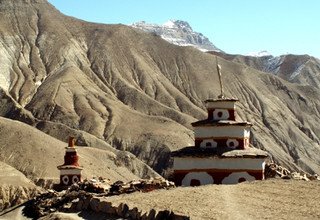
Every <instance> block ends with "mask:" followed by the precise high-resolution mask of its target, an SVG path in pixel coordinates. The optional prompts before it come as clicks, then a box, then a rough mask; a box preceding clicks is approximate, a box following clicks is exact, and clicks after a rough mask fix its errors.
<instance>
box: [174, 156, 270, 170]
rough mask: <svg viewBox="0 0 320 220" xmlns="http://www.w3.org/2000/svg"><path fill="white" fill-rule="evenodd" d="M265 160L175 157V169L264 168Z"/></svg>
mask: <svg viewBox="0 0 320 220" xmlns="http://www.w3.org/2000/svg"><path fill="white" fill-rule="evenodd" d="M264 166H265V162H264V159H263V158H213V157H212V158H197V157H175V158H174V161H173V169H174V170H191V169H233V170H243V169H246V170H262V169H264Z"/></svg>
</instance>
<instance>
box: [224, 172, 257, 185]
mask: <svg viewBox="0 0 320 220" xmlns="http://www.w3.org/2000/svg"><path fill="white" fill-rule="evenodd" d="M240 178H244V179H245V180H246V181H253V180H255V179H256V178H255V177H254V176H251V175H250V174H248V173H247V172H233V173H231V174H230V175H229V176H227V177H225V178H224V179H223V180H222V184H236V183H238V182H239V179H240Z"/></svg>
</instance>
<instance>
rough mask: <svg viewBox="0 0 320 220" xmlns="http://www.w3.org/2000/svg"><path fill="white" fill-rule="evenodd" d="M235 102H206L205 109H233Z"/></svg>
mask: <svg viewBox="0 0 320 220" xmlns="http://www.w3.org/2000/svg"><path fill="white" fill-rule="evenodd" d="M235 103H236V101H228V102H227V101H218V102H217V101H216V102H207V103H206V108H207V109H210V108H211V109H212V108H222V109H235Z"/></svg>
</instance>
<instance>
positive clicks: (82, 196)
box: [24, 178, 176, 218]
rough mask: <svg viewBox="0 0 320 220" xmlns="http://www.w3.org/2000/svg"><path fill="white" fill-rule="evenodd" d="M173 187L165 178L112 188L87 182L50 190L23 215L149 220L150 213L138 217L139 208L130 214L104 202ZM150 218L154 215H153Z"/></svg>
mask: <svg viewBox="0 0 320 220" xmlns="http://www.w3.org/2000/svg"><path fill="white" fill-rule="evenodd" d="M172 187H175V185H174V183H173V182H170V181H168V180H165V179H163V178H155V179H153V178H151V179H147V180H146V179H144V180H134V181H130V182H128V183H124V182H121V181H117V182H115V183H113V184H111V183H110V181H108V180H106V179H103V178H97V179H91V180H87V179H86V180H84V181H82V182H79V183H75V184H73V185H71V186H70V187H69V188H68V189H67V190H63V191H61V192H57V191H54V190H48V191H47V192H46V193H43V194H41V195H39V196H37V197H36V198H34V199H33V200H30V201H29V202H28V203H27V204H26V207H25V209H24V213H25V214H26V215H27V216H29V217H32V218H40V217H42V216H46V215H49V214H50V213H53V212H56V211H60V212H74V211H81V210H93V211H103V212H104V213H107V214H112V215H115V216H118V217H119V216H120V217H125V215H126V211H128V213H131V214H132V215H137V214H139V215H144V214H145V215H146V216H149V214H150V213H147V214H146V213H144V214H143V213H141V212H139V213H138V212H137V210H138V209H137V208H133V209H132V210H131V209H130V210H131V211H130V212H129V209H128V208H127V206H126V205H125V204H122V206H121V207H120V206H117V207H114V206H112V204H111V203H110V202H107V201H106V200H105V198H107V197H108V196H112V195H119V194H123V193H132V192H136V191H140V192H149V191H152V190H155V189H169V188H172ZM100 209H101V210H100ZM156 214H157V215H158V214H159V216H160V215H161V216H162V215H166V216H172V215H173V213H171V212H170V211H168V210H165V211H163V212H159V213H156ZM151 215H153V214H152V213H151V214H150V216H151ZM175 215H176V214H175Z"/></svg>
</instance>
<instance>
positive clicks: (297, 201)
mask: <svg viewBox="0 0 320 220" xmlns="http://www.w3.org/2000/svg"><path fill="white" fill-rule="evenodd" d="M279 170H281V169H280V168H279V167H278V169H276V171H277V172H276V173H277V174H276V176H281V175H282V174H281V172H279ZM289 177H291V179H288V178H289ZM298 177H299V178H298ZM300 177H303V175H298V174H292V173H287V174H286V175H285V176H282V178H283V179H281V178H272V179H268V180H265V181H254V182H244V183H241V184H236V185H206V186H200V187H174V185H173V183H172V182H169V181H167V180H164V179H161V178H156V179H149V180H138V181H130V182H127V183H124V182H121V181H117V182H115V183H112V184H111V183H109V182H108V181H107V180H105V179H102V178H100V179H92V180H86V181H84V182H82V183H79V184H74V185H73V186H71V187H69V188H68V189H67V190H64V191H61V192H57V191H54V190H48V191H47V192H46V193H43V194H41V195H39V196H37V197H35V198H34V199H33V200H30V201H29V202H27V203H25V204H24V205H23V206H22V207H18V208H16V209H14V210H9V211H6V212H4V213H2V214H1V213H0V219H12V218H14V219H25V218H33V219H38V218H40V219H116V218H124V219H274V218H276V219H318V218H320V211H319V210H320V203H319V202H318V201H319V199H320V193H319V187H320V181H319V178H316V179H314V181H310V180H308V179H307V178H300ZM295 178H296V179H295Z"/></svg>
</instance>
